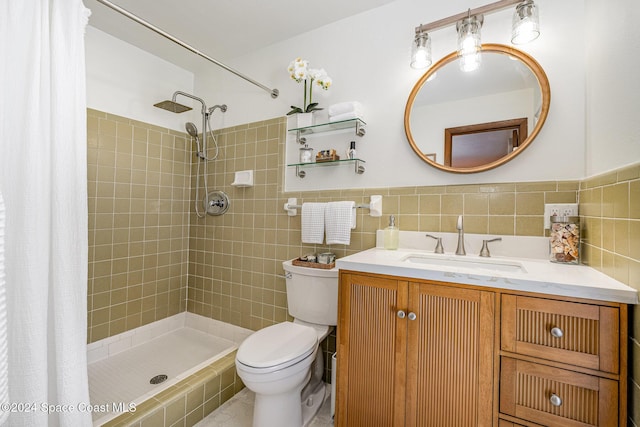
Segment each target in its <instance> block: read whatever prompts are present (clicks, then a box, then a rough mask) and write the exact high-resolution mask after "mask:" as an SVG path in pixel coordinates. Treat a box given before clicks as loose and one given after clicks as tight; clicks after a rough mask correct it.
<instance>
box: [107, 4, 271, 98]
mask: <svg viewBox="0 0 640 427" xmlns="http://www.w3.org/2000/svg"><path fill="white" fill-rule="evenodd" d="M97 1H98V3H102V4H103V5H105V6H107V7H109V8H111V9H113V10H115V11H116V12H118V13H120V14H122V15H124V16H126V17H127V18H129V19H131V20H133V21H135V22H137V23H138V24H140V25H142V26H144V27H147V28H148V29H150V30H151V31H153V32H155V33H157V34H160V35H161V36H162V37H164V38H167V39H169V40H171V41H172V42H174V43H176V44H178V45H180V46H182V47H183V48H185V49H187V50H189V51H191V52H193V53H195V54H196V55H198V56H201V57H202V58H204V59H206V60H208V61H210V62H213V63H214V64H216V65H217V66H219V67H221V68H224V69H225V70H227V71H229V72H230V73H233V74H235V75H236V76H238V77H240V78H242V79H244V80H246V81H248V82H249V83H252V84H254V85H256V86H258V87H259V88H261V89H263V90H265V91H267V92H269V93H270V94H271V98H274V99H275V98H277V97H278V95H279V94H280V91H278V89H271V88H269V87H267V86H265V85H263V84H261V83H258V82H257V81H255V80H253V79H252V78H250V77H247V76H245V75H244V74H242V73H240V72H239V71H236V70H234V69H233V68H231V67H229V66H228V65H225V64H223V63H222V62H220V61H218V60H216V59H214V58H212V57H210V56H209V55H207V54H205V53H203V52H200V51H199V50H198V49H196V48H194V47H192V46H190V45H188V44H187V43H185V42H183V41H182V40H180V39H178V38H176V37H174V36H172V35H171V34H169V33H167V32H165V31H163V30H161V29H160V28H158V27H156V26H155V25H153V24H151V23H149V22H147V21H145V20H144V19H142V18H140V17H139V16H137V15H134V14H133V13H131V12H129V11H128V10H126V9H123V8H121V7H120V6H118V5H116V4H114V3H111V2H110V1H109V0H97Z"/></svg>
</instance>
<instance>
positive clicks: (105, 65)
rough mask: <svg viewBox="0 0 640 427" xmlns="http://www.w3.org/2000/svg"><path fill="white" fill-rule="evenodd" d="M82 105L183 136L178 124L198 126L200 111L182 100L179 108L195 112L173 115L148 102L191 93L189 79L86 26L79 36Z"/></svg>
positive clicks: (186, 73) (191, 77) (188, 74)
mask: <svg viewBox="0 0 640 427" xmlns="http://www.w3.org/2000/svg"><path fill="white" fill-rule="evenodd" d="M85 46H86V47H85V50H86V66H87V106H88V107H89V108H93V109H96V110H100V111H106V112H108V113H112V114H116V115H119V116H124V117H128V118H131V119H135V120H140V121H143V122H146V123H152V124H154V125H158V126H162V127H166V128H170V129H174V130H179V131H182V132H184V123H185V122H187V121H195V123H197V124H198V127H201V126H200V124H199V123H200V120H201V119H200V118H199V117H200V114H199V111H200V107H199V105H200V104H198V106H196V105H193V104H192V103H191V100H190V99H188V98H184V97H181V98H180V99H178V100H177V101H178V102H180V103H181V104H184V105H188V106H191V107H195V108H197V111H198V112H197V113H192V112H191V111H189V112H186V113H182V114H174V113H171V112H168V111H165V110H161V109H159V108H156V107H154V106H153V104H155V103H157V102H160V101H163V100H166V99H171V96H172V95H173V92H175V91H176V90H182V91H184V92H187V93H193V86H194V75H193V73H192V72H190V71H187V70H185V69H182V68H180V67H178V66H176V65H174V64H172V63H170V62H167V61H165V60H163V59H160V58H158V57H157V56H154V55H151V54H150V53H148V52H146V51H144V50H141V49H139V48H137V47H135V46H133V45H131V44H129V43H126V42H124V41H122V40H119V39H117V38H115V37H113V36H111V35H109V34H107V33H105V32H103V31H100V30H98V29H96V28H94V27H91V26H88V27H87V31H86V37H85Z"/></svg>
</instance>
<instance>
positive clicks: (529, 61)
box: [404, 43, 551, 173]
mask: <svg viewBox="0 0 640 427" xmlns="http://www.w3.org/2000/svg"><path fill="white" fill-rule="evenodd" d="M482 52H494V53H500V54H504V55H509V56H512V57H514V58H516V59H518V60H520V61H521V62H522V63H524V64H525V65H526V66H527V67H528V68H529V69H530V70H531V72H532V73H533V74H534V76H535V77H536V79H537V81H538V86H539V88H540V92H541V108H540V116H539V117H538V121H537V122H536V124H535V126H534V127H533V129H532V130H531V133H529V135H528V136H527V137H526V139H525V140H524V141H520V142H519V144H518V149H517V150H514V151H512V152H511V153H509V154H508V155H506V156H504V157H502V158H500V159H498V160H495V161H492V162H490V163H486V164H484V165H479V166H474V167H468V168H456V167H452V166H447V165H444V164H440V163H436V162H435V161H434V160H432V159H433V157H434V155H433V153H424V152H423V151H422V150H421V149H420V148H419V147H418V144H417V142H416V140H415V139H414V137H413V134H412V132H411V123H410V118H411V111H412V108H413V103H414V101H415V99H416V96H417V95H418V92H419V91H420V89H422V87H423V85H424V84H425V82H426V81H427V80H428V79H429V78H431V77H432V76H433V75H434V74H435V73H436V72H437V71H438V70H439V69H441V68H442V67H443V66H444V65H446V64H448V63H450V62H453V61H455V60H456V59H458V55H457V52H452V53H450V54H448V55H447V56H445V57H444V58H442V59H440V60H439V61H438V62H436V63H435V64H434V65H433V66H432V67H431V68H429V70H427V72H426V73H425V74H424V75H423V76H422V77H421V78H420V79H419V80H418V81H417V82H416V84H415V85H414V87H413V89H412V90H411V93H410V94H409V98H408V100H407V104H406V107H405V111H404V130H405V134H406V136H407V140H408V141H409V144H410V145H411V148H412V149H413V151H414V152H415V153H416V154H417V155H418V157H420V158H421V159H422V160H423V161H424V162H426V163H427V164H429V165H431V166H433V167H435V168H437V169H440V170H443V171H447V172H454V173H476V172H483V171H486V170H489V169H493V168H495V167H498V166H500V165H503V164H505V163H506V162H508V161H510V160H511V159H513V158H514V157H516V156H517V155H518V154H520V153H521V152H522V151H523V150H524V149H525V148H527V147H528V146H529V144H531V143H532V142H533V140H534V139H535V138H536V136H537V135H538V133H539V132H540V129H542V126H543V125H544V122H545V120H546V119H547V115H548V114H549V105H550V104H551V89H550V86H549V79H548V78H547V75H546V74H545V72H544V70H543V69H542V67H541V66H540V64H539V63H538V62H537V61H536V60H535V59H533V58H532V57H531V56H529V55H528V54H526V53H524V52H522V51H520V50H518V49H515V48H513V47H510V46H506V45H501V44H490V43H488V44H483V45H482Z"/></svg>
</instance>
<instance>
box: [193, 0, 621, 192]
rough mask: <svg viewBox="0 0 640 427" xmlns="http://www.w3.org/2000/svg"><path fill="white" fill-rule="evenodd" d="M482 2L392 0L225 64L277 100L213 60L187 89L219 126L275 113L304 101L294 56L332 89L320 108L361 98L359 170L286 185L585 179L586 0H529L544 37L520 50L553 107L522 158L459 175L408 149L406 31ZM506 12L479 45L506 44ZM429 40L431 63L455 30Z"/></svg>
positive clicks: (339, 140)
mask: <svg viewBox="0 0 640 427" xmlns="http://www.w3.org/2000/svg"><path fill="white" fill-rule="evenodd" d="M629 1H633V0H629ZM485 3H486V1H484V0H474V1H471V2H469V1H463V0H450V1H448V2H437V3H436V2H424V1H421V0H397V1H395V2H393V3H390V4H389V5H386V6H383V7H380V8H377V9H373V10H371V11H368V12H366V13H363V14H360V15H357V16H355V17H352V18H348V19H344V20H342V21H339V22H336V23H334V24H331V25H328V26H325V27H323V28H320V29H318V30H314V31H312V32H309V33H306V34H302V35H300V36H298V37H296V38H293V39H289V40H287V41H285V42H282V43H278V44H275V45H272V46H270V47H268V48H266V49H262V50H260V51H258V52H255V53H254V54H251V55H246V56H244V57H239V58H235V59H234V60H233V61H228V63H229V65H231V66H232V67H234V68H236V69H238V70H239V71H241V72H243V73H245V74H247V75H249V76H251V77H252V78H254V79H256V80H258V81H260V82H262V83H263V84H265V85H267V86H275V87H277V88H278V89H279V90H280V93H281V95H280V97H279V98H278V99H276V100H272V99H271V98H270V97H269V95H268V94H267V93H266V92H263V91H261V90H260V89H259V88H257V87H255V86H252V85H250V84H249V83H247V82H245V81H243V80H241V79H239V78H238V77H236V76H233V75H231V74H229V73H226V72H224V71H221V70H219V69H216V67H215V66H212V65H210V66H208V67H206V66H204V65H203V68H204V69H206V70H207V71H206V74H205V73H201V72H197V73H196V78H195V91H196V92H197V93H203V94H207V96H210V97H212V98H215V99H216V101H215V102H216V103H219V102H225V103H227V104H229V111H228V112H227V113H226V114H225V125H226V126H230V125H234V124H240V123H245V122H251V121H256V120H262V119H268V118H273V117H278V116H283V115H284V114H285V113H286V112H287V111H289V106H290V105H298V104H301V102H302V87H301V85H299V84H296V83H295V82H293V81H292V80H290V79H289V77H288V73H287V71H286V67H287V65H288V64H289V62H290V61H291V60H292V59H293V58H295V57H297V56H302V57H303V58H305V59H308V60H309V61H310V62H311V66H312V67H314V68H315V67H317V68H320V67H322V68H325V69H326V70H327V72H328V73H329V75H330V76H331V77H332V78H333V82H334V84H333V87H332V88H331V89H330V90H329V91H328V92H326V93H322V94H321V95H320V96H318V97H317V100H318V101H320V103H321V106H325V107H327V106H328V105H330V104H333V103H336V102H341V101H351V100H358V101H360V102H362V103H363V105H364V107H365V110H366V111H365V114H366V121H367V123H368V126H367V135H366V136H365V137H364V138H362V139H356V140H357V141H358V155H359V156H360V157H362V158H363V159H366V161H367V165H366V166H367V171H366V173H365V174H364V175H358V176H355V175H354V174H353V173H350V171H347V170H346V169H343V168H337V167H336V168H334V167H331V168H325V169H324V170H321V169H318V170H316V169H314V170H313V173H309V174H307V177H306V178H305V179H304V180H301V179H298V178H296V177H295V176H294V174H293V170H292V169H293V168H287V170H286V172H285V173H286V189H287V190H305V189H309V190H312V189H328V188H331V189H338V188H367V187H395V186H410V185H443V184H460V183H480V182H486V183H489V182H513V181H538V180H550V179H560V180H564V179H581V178H582V177H584V175H585V161H584V157H585V134H584V131H585V113H584V109H585V75H584V68H585V49H584V48H583V46H582V45H579V46H578V48H576V42H579V41H580V40H581V39H582V38H581V36H580V35H578V36H576V34H575V31H576V30H575V29H576V28H578V29H579V30H578V31H581V30H582V28H583V26H582V25H583V24H584V0H563V1H556V0H538V1H537V3H538V4H539V7H540V21H541V30H542V35H541V36H540V38H538V39H537V40H536V41H534V42H533V43H531V44H529V45H526V46H523V47H522V48H521V49H522V50H524V51H525V52H527V53H529V54H530V55H532V56H533V57H534V58H536V59H537V60H538V62H539V63H540V64H541V65H542V67H543V68H544V69H545V71H546V73H547V76H548V77H549V80H550V84H551V108H550V114H549V118H548V119H547V122H546V123H545V126H544V128H543V129H542V131H541V132H540V134H539V135H538V137H537V139H536V141H535V142H534V143H533V144H532V145H531V146H530V147H528V148H527V149H526V150H525V151H524V152H523V153H522V154H520V155H519V156H518V157H516V158H515V159H514V160H512V161H511V162H509V163H508V164H506V165H504V166H501V167H499V168H497V169H494V170H491V171H487V172H483V173H478V174H470V175H463V174H451V173H447V172H442V171H439V170H436V169H434V168H432V167H430V166H428V165H426V164H425V163H423V162H422V160H420V159H419V158H418V157H417V156H416V155H415V154H414V152H413V151H412V150H411V148H410V146H409V144H408V142H407V140H406V137H405V134H404V128H403V114H404V108H405V103H406V100H407V97H408V95H409V93H410V92H411V89H412V87H413V85H414V83H415V82H416V81H417V80H418V79H419V77H420V76H421V74H422V72H420V71H416V70H412V69H411V68H410V67H409V66H408V63H409V55H410V47H411V46H410V45H411V41H412V39H413V31H414V28H415V27H416V26H417V25H419V24H421V23H427V22H430V21H433V20H437V19H441V18H444V17H447V16H449V15H453V14H456V13H459V12H461V11H464V10H466V9H467V8H468V7H471V8H473V7H478V6H481V5H483V4H485ZM512 12H513V10H512V9H511V8H510V9H506V10H504V11H501V12H497V13H493V14H490V15H487V16H486V17H485V23H484V27H483V30H482V37H483V40H484V41H485V42H492V43H503V44H509V41H510V28H511V16H512ZM567 17H571V19H570V22H571V25H567V22H568V21H567ZM432 41H433V56H434V58H435V59H438V58H440V57H442V56H444V55H445V54H447V53H449V52H451V51H453V50H454V49H455V43H456V34H455V28H454V27H448V28H445V29H442V30H439V31H436V32H434V33H433V34H432ZM218 99H219V100H218ZM333 138H334V139H333V142H326V141H324V142H323V144H325V145H324V146H322V147H320V146H319V147H314V148H316V149H324V148H336V149H338V151H339V152H343V151H344V150H345V149H346V148H348V143H349V141H350V140H352V139H354V136H353V135H352V134H341V135H335V136H333ZM327 144H331V145H332V146H327ZM554 159H555V163H554V164H557V163H558V162H560V161H559V160H557V159H562V161H561V165H562V166H561V167H554V168H548V167H546V166H547V165H548V164H549V163H550V162H553V160H554ZM543 166H544V167H543ZM348 169H350V168H348Z"/></svg>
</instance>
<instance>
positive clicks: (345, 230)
mask: <svg viewBox="0 0 640 427" xmlns="http://www.w3.org/2000/svg"><path fill="white" fill-rule="evenodd" d="M355 207H356V204H355V202H329V203H327V209H326V210H325V214H324V221H325V227H326V234H327V245H335V244H339V245H349V244H351V229H352V228H355V224H356V212H355V211H356V209H355Z"/></svg>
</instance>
